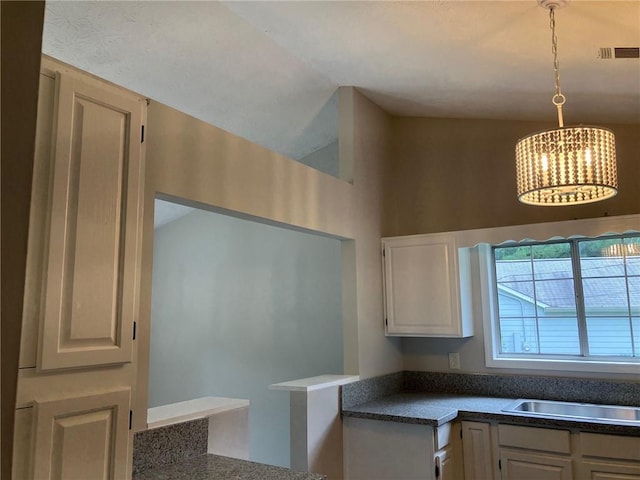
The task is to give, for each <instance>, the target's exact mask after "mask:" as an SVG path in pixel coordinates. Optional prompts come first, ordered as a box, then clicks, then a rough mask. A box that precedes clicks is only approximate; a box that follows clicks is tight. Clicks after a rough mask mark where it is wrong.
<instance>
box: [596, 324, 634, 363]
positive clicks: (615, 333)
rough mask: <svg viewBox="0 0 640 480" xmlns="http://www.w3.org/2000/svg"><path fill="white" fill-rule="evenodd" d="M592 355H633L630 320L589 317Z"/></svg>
mask: <svg viewBox="0 0 640 480" xmlns="http://www.w3.org/2000/svg"><path fill="white" fill-rule="evenodd" d="M587 338H588V341H589V354H590V355H620V356H627V357H629V356H631V355H633V352H632V347H631V327H630V322H629V318H628V317H627V318H614V317H587Z"/></svg>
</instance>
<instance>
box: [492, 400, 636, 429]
mask: <svg viewBox="0 0 640 480" xmlns="http://www.w3.org/2000/svg"><path fill="white" fill-rule="evenodd" d="M503 411H504V412H514V413H526V414H531V415H541V416H552V417H565V418H567V417H568V418H589V419H593V420H608V421H611V420H613V421H624V422H634V423H637V424H638V425H640V407H619V406H615V405H595V404H591V403H572V402H554V401H550V400H518V402H517V403H516V404H514V405H513V406H511V407H509V408H505V409H503Z"/></svg>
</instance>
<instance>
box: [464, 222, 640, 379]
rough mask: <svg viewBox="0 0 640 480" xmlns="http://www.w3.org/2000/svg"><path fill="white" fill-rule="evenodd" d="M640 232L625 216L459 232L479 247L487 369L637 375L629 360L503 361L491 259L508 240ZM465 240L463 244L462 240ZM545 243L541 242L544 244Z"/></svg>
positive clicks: (637, 363) (635, 363)
mask: <svg viewBox="0 0 640 480" xmlns="http://www.w3.org/2000/svg"><path fill="white" fill-rule="evenodd" d="M638 230H640V215H625V216H619V217H605V218H595V219H587V220H579V221H573V222H554V223H546V224H535V225H521V226H515V227H502V228H496V229H483V230H473V231H466V232H457V233H458V234H459V235H460V238H461V243H463V244H467V245H476V248H477V250H478V261H479V269H478V271H479V277H480V278H479V279H478V280H479V282H477V284H479V288H480V298H481V302H482V319H483V321H482V325H483V330H484V350H485V365H486V366H487V367H488V368H505V369H509V368H517V369H533V370H554V371H575V372H594V373H614V374H615V373H637V372H638V369H639V368H640V360H630V361H627V360H626V359H625V360H623V361H612V360H608V359H607V360H602V361H596V360H593V359H588V360H587V359H584V360H583V359H577V358H576V359H571V358H562V359H552V358H549V357H545V358H540V359H538V358H513V357H509V358H506V357H500V355H499V354H498V353H497V352H499V351H500V348H499V347H500V346H499V345H498V342H499V335H494V333H496V332H498V329H497V327H496V322H497V310H496V300H495V299H496V292H495V281H494V280H495V279H494V276H495V271H494V268H493V259H492V255H491V245H490V243H492V244H498V243H502V242H505V241H506V240H513V239H523V238H532V237H537V238H552V237H555V238H557V237H558V236H559V234H560V236H563V237H565V238H569V237H572V236H575V235H585V236H589V237H597V236H599V235H603V234H606V233H613V232H616V233H618V234H622V233H626V232H629V231H638ZM462 239H464V240H462ZM541 241H542V240H541Z"/></svg>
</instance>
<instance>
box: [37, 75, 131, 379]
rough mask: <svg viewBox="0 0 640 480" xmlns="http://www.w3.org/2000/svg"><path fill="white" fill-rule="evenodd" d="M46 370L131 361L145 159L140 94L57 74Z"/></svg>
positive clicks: (43, 341) (42, 340) (42, 363)
mask: <svg viewBox="0 0 640 480" xmlns="http://www.w3.org/2000/svg"><path fill="white" fill-rule="evenodd" d="M56 88H57V102H56V105H57V108H56V112H55V122H54V125H56V127H55V132H54V137H53V138H54V143H53V152H52V156H51V158H52V162H53V165H52V173H51V177H52V178H51V187H50V188H51V193H50V204H49V206H48V208H49V212H48V217H49V222H48V223H49V230H48V245H47V248H46V252H47V255H48V256H47V260H46V264H45V268H46V271H45V274H44V278H45V285H44V287H45V288H44V302H43V305H44V308H43V315H42V323H41V331H40V337H39V353H40V357H39V362H38V367H39V369H40V370H51V369H59V368H69V367H86V366H87V365H103V364H114V363H124V362H130V361H131V355H132V329H133V322H134V317H135V313H136V308H137V294H138V290H139V287H138V285H137V284H136V282H137V281H138V278H139V264H140V236H141V229H140V227H141V225H140V224H141V205H142V203H141V202H142V197H141V193H142V181H143V170H142V167H143V163H142V149H141V138H140V136H141V128H142V113H143V108H144V106H143V104H142V102H141V100H140V98H139V97H138V98H136V97H135V96H133V95H123V94H122V92H121V91H119V90H116V89H113V88H108V87H106V86H105V87H100V86H97V85H95V84H92V83H88V82H85V81H84V80H83V78H81V77H79V76H74V75H70V74H66V73H58V78H57V85H56Z"/></svg>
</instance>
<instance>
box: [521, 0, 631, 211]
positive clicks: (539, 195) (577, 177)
mask: <svg viewBox="0 0 640 480" xmlns="http://www.w3.org/2000/svg"><path fill="white" fill-rule="evenodd" d="M566 3H567V0H538V4H539V5H540V6H542V7H544V8H547V9H549V20H550V27H551V52H552V53H553V71H554V76H555V87H556V90H555V95H554V96H553V98H552V100H551V101H552V103H553V104H554V105H555V106H556V108H557V110H558V127H559V128H557V129H553V130H544V131H542V132H538V133H534V134H532V135H529V136H526V137H524V138H521V139H520V140H518V143H517V144H516V173H517V184H518V200H520V201H521V202H522V203H526V204H530V205H542V206H562V205H578V204H583V203H591V202H597V201H600V200H605V199H607V198H611V197H613V196H614V195H615V194H616V193H618V180H617V174H616V146H615V137H614V135H613V132H612V131H611V130H609V129H607V128H601V127H593V126H588V125H579V126H571V127H565V126H564V119H563V117H562V106H563V105H564V103H565V101H566V98H565V96H564V95H563V94H562V91H561V89H560V72H559V63H558V38H557V36H556V22H555V11H556V8H561V7H563V6H564V5H565V4H566Z"/></svg>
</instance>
